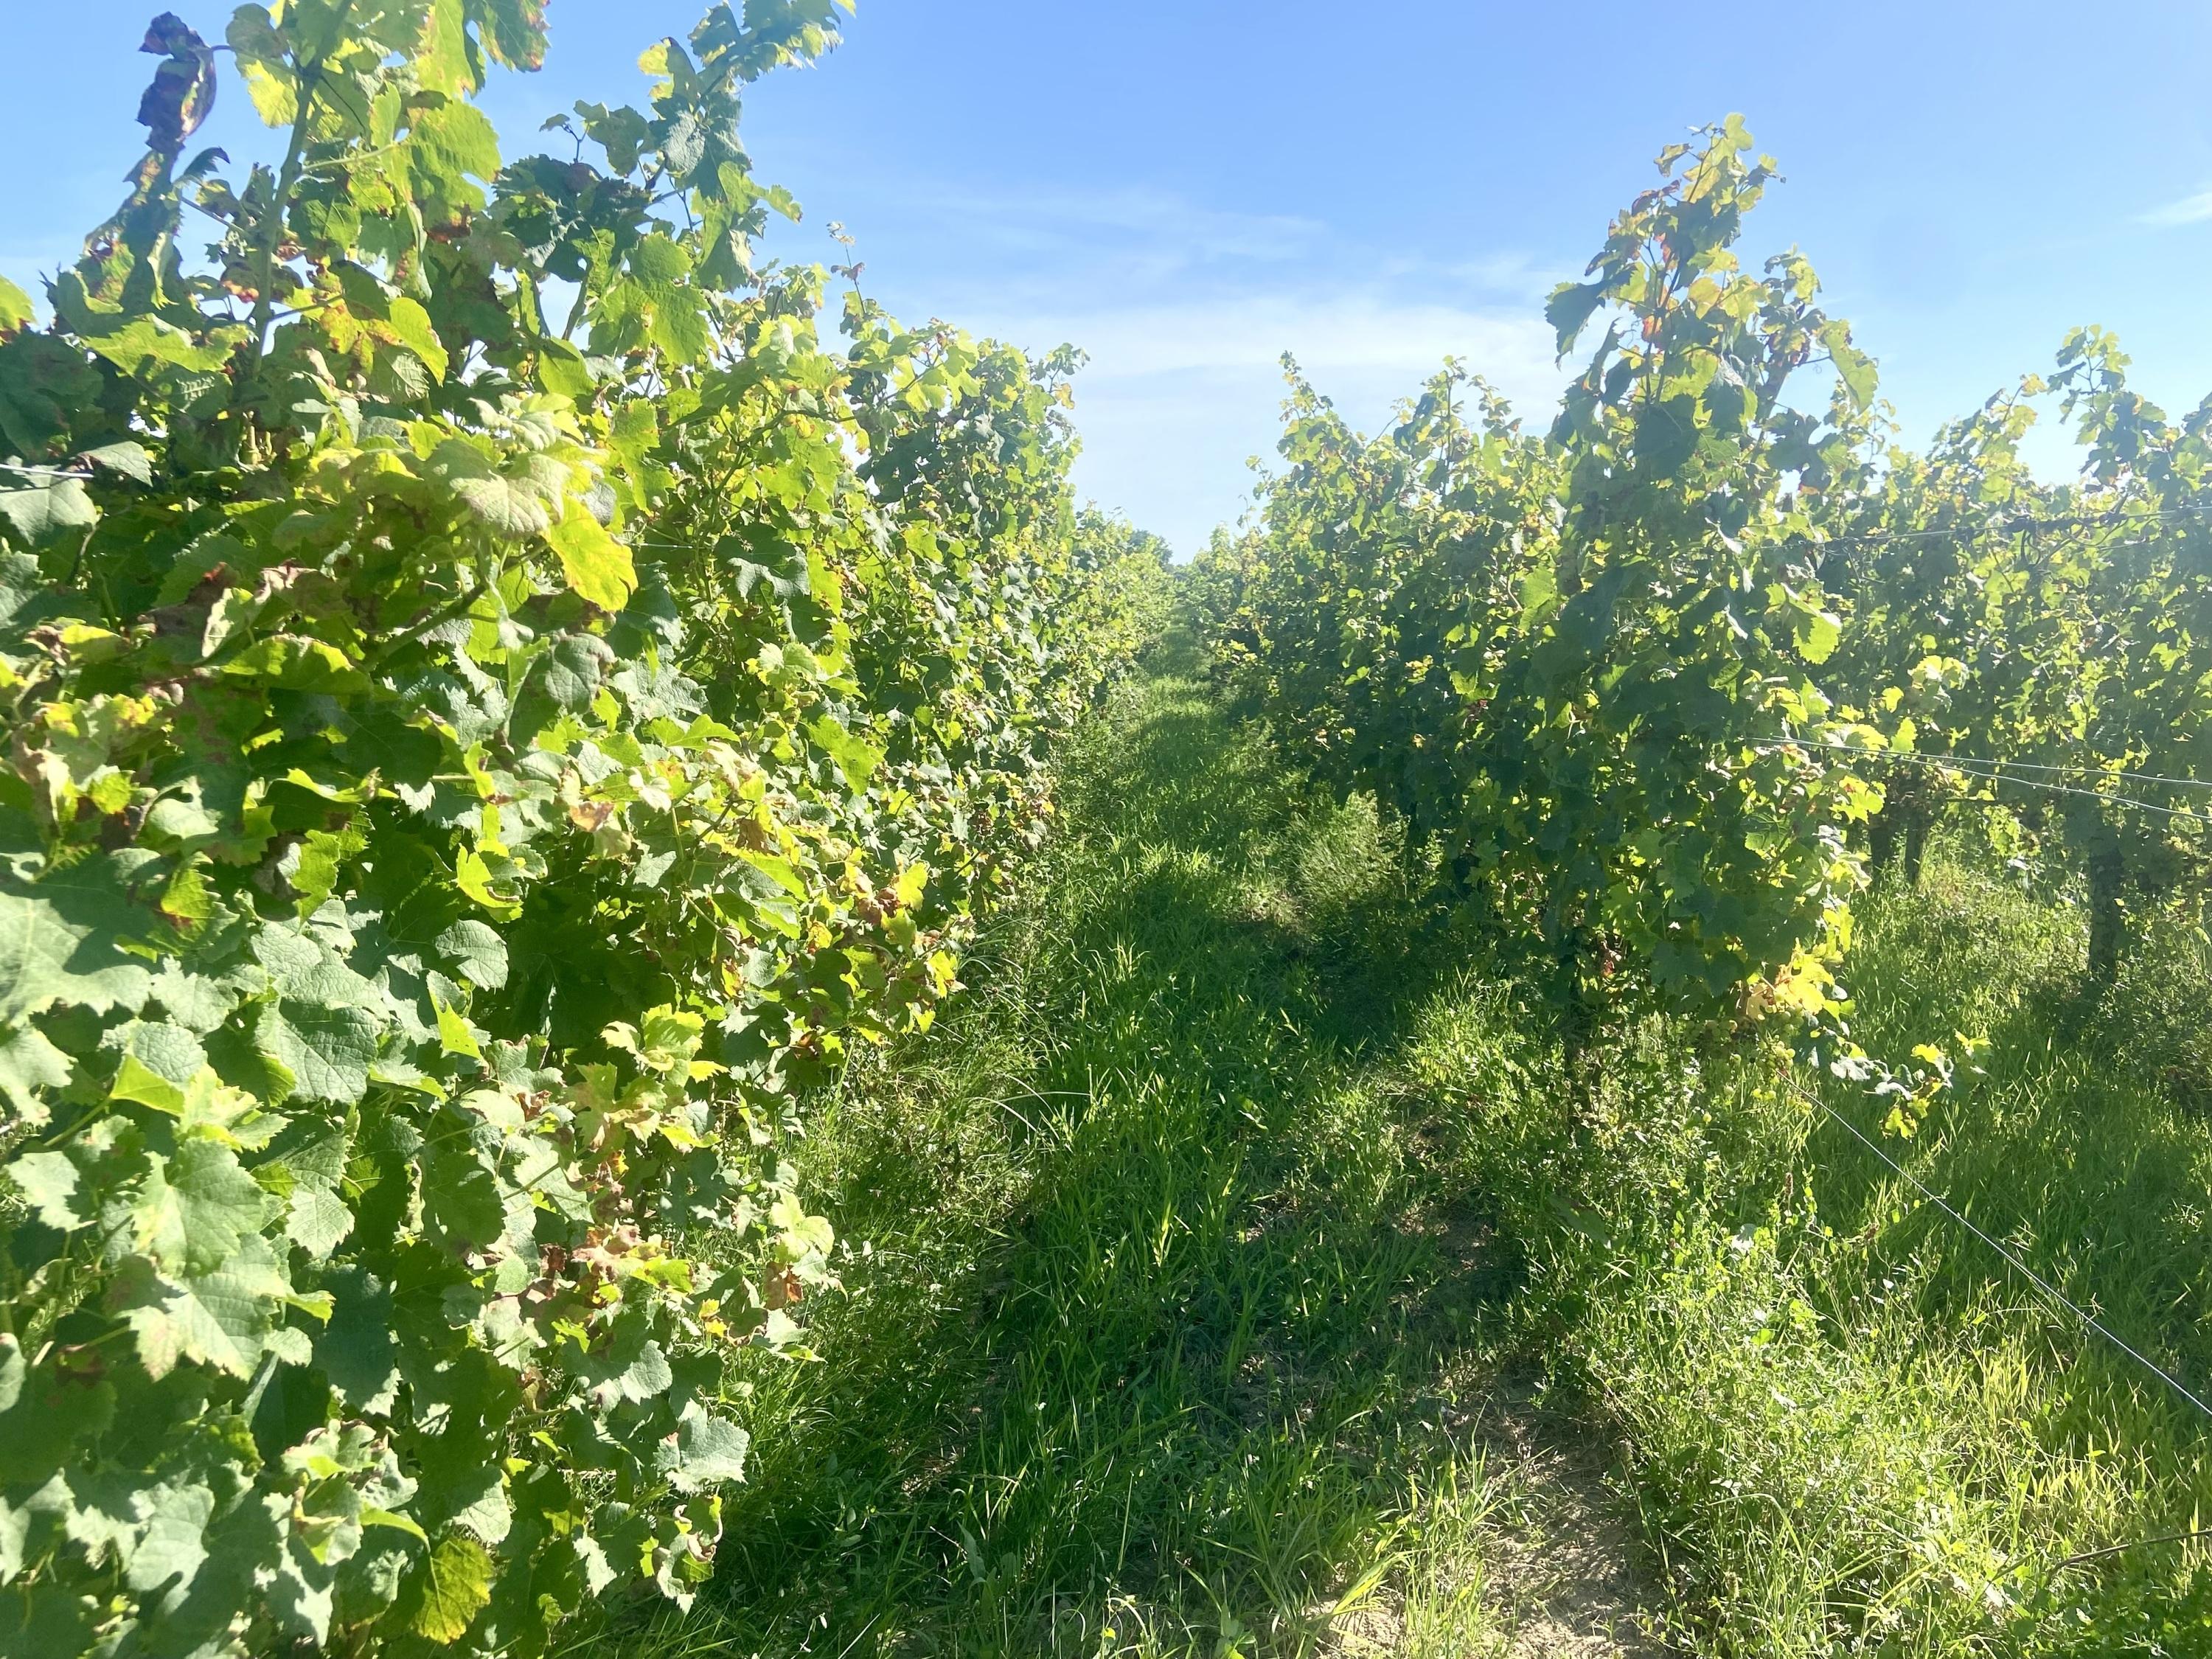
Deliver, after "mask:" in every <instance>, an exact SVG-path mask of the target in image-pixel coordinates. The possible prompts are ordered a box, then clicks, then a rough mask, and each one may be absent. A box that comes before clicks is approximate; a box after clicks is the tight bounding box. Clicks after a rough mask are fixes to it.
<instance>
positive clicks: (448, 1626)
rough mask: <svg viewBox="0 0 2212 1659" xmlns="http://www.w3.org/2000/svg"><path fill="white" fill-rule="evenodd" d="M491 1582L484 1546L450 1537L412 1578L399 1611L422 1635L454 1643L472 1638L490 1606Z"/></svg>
mask: <svg viewBox="0 0 2212 1659" xmlns="http://www.w3.org/2000/svg"><path fill="white" fill-rule="evenodd" d="M491 1578H492V1563H491V1557H490V1556H489V1555H488V1554H486V1553H484V1548H483V1545H481V1544H479V1543H477V1542H476V1541H474V1540H473V1539H469V1538H464V1537H462V1536H461V1535H460V1534H458V1533H452V1534H447V1536H446V1537H444V1538H442V1539H441V1540H439V1541H438V1547H436V1548H435V1549H434V1550H432V1551H431V1552H430V1553H429V1554H428V1556H427V1557H425V1558H424V1559H423V1560H422V1564H421V1565H419V1566H418V1567H416V1569H415V1571H413V1572H411V1573H410V1574H409V1575H408V1577H407V1580H406V1582H405V1583H404V1584H403V1585H402V1586H401V1587H400V1593H399V1603H398V1607H397V1609H395V1611H396V1612H397V1613H398V1617H399V1619H400V1620H402V1621H403V1622H404V1625H405V1626H406V1628H407V1629H409V1630H410V1631H412V1632H415V1633H416V1635H417V1636H423V1637H427V1638H429V1639H430V1640H431V1641H433V1642H437V1643H441V1644H447V1645H450V1644H453V1643H455V1642H458V1641H459V1640H460V1639H461V1638H462V1637H464V1636H465V1635H467V1634H468V1632H469V1626H471V1625H472V1624H474V1623H475V1622H476V1617H477V1613H481V1612H482V1611H483V1609H484V1607H486V1606H488V1605H489V1603H490V1601H491Z"/></svg>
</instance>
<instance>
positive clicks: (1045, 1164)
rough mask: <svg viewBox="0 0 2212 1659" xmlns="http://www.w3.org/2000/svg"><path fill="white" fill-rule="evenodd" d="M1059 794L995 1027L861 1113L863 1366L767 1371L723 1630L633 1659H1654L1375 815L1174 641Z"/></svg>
mask: <svg viewBox="0 0 2212 1659" xmlns="http://www.w3.org/2000/svg"><path fill="white" fill-rule="evenodd" d="M1063 810H1064V811H1065V813H1066V819H1067V823H1066V829H1065V830H1064V832H1063V834H1062V835H1061V836H1060V840H1059V842H1058V843H1057V845H1056V846H1055V848H1054V850H1053V852H1052V854H1050V855H1049V862H1048V868H1047V869H1046V870H1045V871H1044V872H1042V876H1041V879H1040V880H1039V882H1038V884H1037V888H1036V897H1035V898H1034V899H1033V900H1032V901H1031V902H1029V903H1028V904H1027V905H1026V906H1025V907H1024V908H1022V909H1020V910H1019V911H1018V913H1017V914H1015V915H1013V916H1012V918H1011V919H1010V921H1007V922H1006V924H1004V926H1003V927H1002V929H1001V931H1000V933H999V935H998V936H996V937H995V938H994V939H991V940H988V941H987V943H986V947H985V948H984V949H983V950H982V951H981V952H979V954H978V957H976V959H975V965H974V967H973V969H971V971H970V975H969V977H970V978H971V979H973V980H974V981H975V987H974V989H973V991H972V993H971V994H970V995H969V997H968V998H966V999H965V1000H964V1001H963V1006H962V1007H961V1009H960V1011H959V1012H957V1014H956V1015H954V1016H952V1017H951V1022H950V1024H948V1025H947V1026H945V1027H942V1028H940V1030H939V1031H938V1032H937V1033H935V1034H933V1036H931V1037H930V1038H929V1039H928V1040H927V1041H926V1042H919V1043H916V1044H914V1045H911V1046H910V1047H909V1048H908V1049H906V1050H905V1051H904V1052H902V1053H900V1054H896V1055H894V1056H892V1057H890V1060H888V1061H887V1062H886V1063H884V1065H882V1066H878V1067H877V1068H875V1069H874V1070H873V1071H872V1073H870V1074H869V1075H867V1076H866V1077H865V1078H861V1079H856V1081H855V1084H854V1086H853V1087H851V1088H850V1089H848V1091H847V1092H846V1095H845V1097H844V1098H843V1099H842V1101H841V1102H840V1103H839V1104H838V1105H837V1106H836V1108H835V1109H832V1110H831V1111H829V1113H827V1114H825V1115H824V1116H823V1119H822V1121H821V1122H820V1125H819V1127H818V1129H817V1142H818V1144H817V1146H815V1147H814V1149H813V1152H812V1157H813V1158H814V1160H815V1167H817V1168H818V1169H823V1170H827V1171H828V1172H829V1179H828V1183H827V1187H826V1188H825V1190H824V1191H823V1194H821V1197H822V1200H823V1202H825V1203H826V1204H827V1205H828V1206H829V1209H830V1212H831V1213H832V1214H833V1215H835V1216H836V1219H837V1221H838V1225H839V1227H840V1230H841V1232H842V1234H843V1235H844V1237H847V1238H848V1239H849V1240H851V1241H854V1243H855V1244H856V1245H860V1244H863V1243H864V1244H865V1250H864V1251H863V1252H861V1253H857V1254H856V1255H854V1258H853V1260H852V1261H850V1262H849V1264H848V1267H847V1268H846V1270H845V1273H844V1277H845V1279H846V1283H847V1286H848V1291H847V1293H846V1294H845V1295H844V1296H842V1297H833V1298H830V1299H829V1301H828V1302H827V1303H826V1304H824V1305H823V1307H822V1308H821V1310H819V1311H818V1313H817V1316H816V1320H815V1323H814V1325H813V1333H814V1336H815V1340H817V1344H818V1346H819V1348H820V1351H821V1352H822V1354H823V1364H818V1365H810V1366H802V1367H796V1368H789V1367H787V1368H784V1369H781V1370H776V1371H773V1372H763V1373H762V1374H761V1375H760V1376H759V1378H758V1382H757V1388H758V1394H757V1397H756V1400H755V1402H754V1411H753V1420H754V1433H755V1442H754V1443H755V1448H756V1451H755V1458H756V1461H755V1463H754V1466H753V1469H752V1474H751V1477H750V1480H749V1482H748V1483H747V1484H746V1485H745V1486H744V1487H742V1488H739V1489H737V1490H735V1491H733V1492H732V1495H731V1498H730V1499H729V1516H728V1531H727V1535H726V1541H725V1542H724V1544H723V1547H722V1556H721V1572H720V1578H719V1580H718V1582H717V1583H716V1584H715V1585H714V1588H713V1589H712V1590H711V1591H710V1593H709V1594H708V1595H707V1596H705V1597H703V1598H702V1603H701V1607H700V1609H699V1611H698V1612H696V1613H695V1614H694V1615H693V1616H692V1617H691V1618H690V1620H685V1621H683V1622H682V1623H680V1624H678V1625H673V1626H662V1627H659V1628H658V1629H656V1630H653V1631H651V1632H646V1633H644V1634H643V1635H641V1636H640V1637H637V1638H634V1639H632V1640H630V1641H629V1642H625V1643H621V1644H613V1645H615V1646H616V1647H617V1648H619V1650H621V1651H623V1653H625V1654H626V1655H629V1656H634V1659H647V1656H650V1659H677V1656H680V1655H704V1654H707V1653H710V1652H713V1653H729V1654H753V1653H759V1654H763V1655H785V1654H797V1653H800V1652H806V1653H814V1654H823V1655H826V1656H830V1659H862V1656H870V1655H890V1654H962V1655H968V1654H975V1655H982V1654H1032V1653H1035V1654H1066V1655H1083V1656H1102V1655H1106V1654H1120V1653H1127V1654H1146V1655H1150V1654H1193V1655H1199V1654H1202V1655H1206V1656H1209V1659H1226V1656H1231V1655H1242V1656H1249V1659H1257V1656H1260V1655H1262V1654H1267V1655H1275V1654H1284V1655H1289V1654H1324V1653H1326V1654H1336V1653H1343V1654H1362V1653H1374V1654H1383V1653H1389V1654H1395V1655H1405V1656H1424V1655H1434V1656H1443V1655H1453V1656H1457V1655H1469V1654H1481V1653H1486V1652H1493V1653H1499V1654H1545V1653H1557V1654H1575V1655H1583V1654H1588V1655H1602V1654H1613V1653H1633V1652H1645V1651H1653V1649H1650V1648H1648V1647H1644V1646H1640V1645H1638V1638H1636V1637H1635V1636H1634V1635H1633V1634H1632V1624H1633V1620H1632V1609H1633V1607H1634V1606H1635V1604H1636V1602H1637V1601H1638V1585H1637V1584H1636V1583H1635V1581H1634V1578H1633V1577H1632V1574H1631V1572H1630V1571H1629V1569H1628V1567H1627V1565H1626V1546H1625V1542H1624V1541H1625V1538H1626V1533H1625V1531H1624V1530H1623V1528H1621V1527H1620V1525H1619V1524H1618V1523H1617V1522H1615V1521H1614V1520H1613V1518H1612V1516H1611V1508H1610V1500H1609V1498H1608V1496H1607V1489H1606V1486H1605V1484H1604V1480H1603V1478H1602V1477H1603V1464H1602V1462H1601V1459H1600V1458H1599V1457H1598V1456H1596V1455H1593V1454H1592V1453H1591V1452H1590V1451H1589V1450H1588V1449H1586V1448H1584V1449H1570V1447H1569V1444H1568V1441H1567V1437H1565V1436H1563V1435H1561V1434H1560V1433H1559V1432H1558V1431H1556V1430H1555V1429H1554V1428H1553V1426H1552V1425H1551V1424H1550V1423H1549V1421H1548V1419H1547V1413H1546V1410H1545V1406H1544V1401H1543V1400H1542V1398H1541V1390H1540V1389H1537V1387H1536V1386H1535V1384H1534V1380H1533V1378H1528V1377H1523V1376H1516V1375H1515V1374H1513V1373H1512V1372H1511V1370H1510V1369H1509V1368H1505V1367H1504V1365H1503V1361H1502V1359H1501V1355H1502V1354H1503V1353H1504V1352H1505V1351H1506V1346H1505V1343H1504V1325H1503V1310H1504V1306H1505V1304H1506V1298H1507V1297H1509V1296H1510V1292H1511V1291H1512V1288H1513V1286H1514V1285H1515V1283H1516V1277H1517V1273H1518V1267H1517V1264H1516V1262H1515V1261H1513V1260H1512V1259H1511V1257H1510V1252H1508V1251H1506V1250H1505V1249H1503V1248H1502V1247H1501V1246H1500V1245H1498V1243H1497V1242H1496V1241H1495V1240H1494V1238H1493V1237H1492V1231H1491V1229H1490V1228H1489V1226H1488V1225H1487V1223H1486V1216H1485V1214H1484V1212H1483V1210H1482V1208H1481V1206H1480V1203H1479V1202H1477V1201H1476V1200H1474V1199H1472V1198H1470V1196H1469V1191H1470V1182H1469V1178H1468V1174H1467V1172H1466V1170H1464V1169H1463V1168H1462V1167H1460V1164H1459V1161H1458V1159H1457V1158H1455V1153H1454V1150H1453V1146H1452V1145H1451V1142H1450V1138H1449V1130H1448V1129H1447V1128H1446V1127H1443V1126H1442V1125H1440V1124H1438V1123H1436V1122H1431V1121H1426V1120H1425V1115H1424V1114H1425V1108H1424V1107H1423V1106H1422V1104H1421V1103H1422V1101H1423V1100H1424V1099H1425V1094H1424V1091H1421V1090H1419V1088H1416V1087H1413V1086H1410V1085H1409V1082H1408V1079H1409V1078H1410V1077H1412V1076H1413V1073H1415V1072H1417V1071H1418V1069H1419V1066H1418V1056H1417V1055H1416V1056H1413V1058H1412V1059H1411V1060H1409V1054H1411V1049H1410V1048H1409V1043H1410V1044H1414V1045H1416V1046H1417V1044H1418V1040H1419V1034H1418V1033H1417V1032H1412V1031H1409V1030H1406V1029H1404V1028H1403V1027H1402V1026H1401V1024H1400V1022H1401V1018H1403V1011H1405V1010H1408V1009H1411V1008H1413V1007H1415V1006H1418V1005H1419V1002H1420V1000H1421V997H1422V994H1423V992H1424V990H1425V988H1426V987H1428V986H1429V983H1430V981H1431V976H1432V975H1434V974H1435V973H1436V972H1437V970H1438V965H1439V964H1438V963H1436V962H1432V961H1431V960H1430V959H1429V957H1431V956H1432V955H1437V954H1440V953H1431V952H1425V951H1423V950H1422V949H1421V948H1420V944H1419V939H1420V933H1419V929H1418V928H1417V927H1415V925H1414V922H1413V918H1412V915H1411V912H1410V907H1409V906H1408V904H1407V902H1406V900H1405V898H1404V896H1403V895H1402V894H1401V891H1400V890H1399V884H1398V882H1397V878H1396V877H1395V871H1396V869H1397V867H1398V865H1397V860H1396V857H1395V851H1394V849H1392V848H1389V847H1388V846H1386V845H1385V844H1383V836H1382V835H1381V833H1380V832H1379V831H1378V829H1377V827H1376V823H1375V822H1374V820H1373V818H1372V816H1371V814H1369V813H1365V812H1363V811H1361V810H1360V809H1359V808H1358V806H1356V805H1355V806H1353V807H1351V808H1345V809H1338V808H1334V807H1327V806H1322V805H1316V804H1315V803H1314V802H1312V801H1311V800H1310V799H1308V798H1306V797H1305V796H1304V794H1302V793H1300V792H1299V791H1298V790H1297V788H1296V787H1295V786H1294V785H1292V784H1291V783H1290V782H1288V781H1285V778H1284V777H1283V775H1282V772H1281V769H1280V768H1279V766H1277V765H1276V764H1275V763H1274V762H1273V759H1272V757H1270V756H1269V755H1268V753H1267V751H1266V750H1265V749H1264V747H1263V746H1262V745H1261V744H1260V743H1258V742H1257V741H1256V740H1255V739H1254V738H1252V737H1250V736H1249V735H1248V734H1245V733H1243V732H1240V731H1238V730H1237V729H1236V728H1235V727H1233V726H1231V724H1230V723H1229V722H1228V721H1227V720H1225V717H1224V716H1223V715H1222V714H1220V713H1219V712H1218V709H1217V708H1215V707H1214V706H1213V705H1212V702H1210V700H1209V699H1208V698H1207V697H1206V695H1205V694H1203V693H1202V692H1201V691H1200V690H1199V689H1198V688H1197V687H1196V686H1195V685H1194V683H1193V682H1192V681H1191V680H1190V679H1189V678H1188V677H1187V671H1185V666H1184V665H1183V664H1182V663H1181V662H1179V661H1176V660H1174V659H1171V660H1170V662H1169V664H1168V665H1166V667H1165V668H1164V670H1163V671H1161V672H1159V673H1158V674H1157V675H1156V677H1155V678H1152V679H1151V680H1149V681H1147V682H1146V683H1145V684H1141V685H1140V686H1138V687H1136V688H1133V690H1131V691H1129V692H1128V693H1126V694H1125V695H1124V696H1123V697H1122V699H1121V702H1119V703H1118V704H1117V705H1116V707H1115V710H1114V711H1113V712H1112V714H1110V715H1109V718H1107V719H1105V720H1102V721H1100V722H1099V724H1098V727H1097V730H1096V731H1095V732H1094V733H1093V734H1092V736H1091V738H1090V739H1089V741H1088V742H1087V743H1086V744H1085V745H1084V747H1083V749H1082V750H1081V751H1080V752H1079V755H1078V756H1077V757H1076V758H1075V759H1074V761H1073V763H1072V765H1071V766H1070V768H1069V769H1068V771H1067V773H1066V783H1065V788H1064V791H1063ZM1409 1066H1410V1067H1411V1069H1410V1070H1409ZM1615 1626H1618V1627H1619V1630H1620V1635H1619V1636H1618V1638H1616V1637H1615V1636H1613V1635H1611V1634H1608V1632H1609V1631H1610V1630H1612V1629H1613V1627H1615ZM594 1645H595V1648H596V1649H597V1650H599V1651H606V1650H607V1646H606V1645H605V1644H594Z"/></svg>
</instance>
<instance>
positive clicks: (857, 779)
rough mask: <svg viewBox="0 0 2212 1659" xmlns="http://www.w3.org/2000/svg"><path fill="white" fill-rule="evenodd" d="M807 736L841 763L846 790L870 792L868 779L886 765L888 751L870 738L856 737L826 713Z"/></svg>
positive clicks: (838, 767)
mask: <svg viewBox="0 0 2212 1659" xmlns="http://www.w3.org/2000/svg"><path fill="white" fill-rule="evenodd" d="M806 735H807V736H808V737H810V738H813V739H814V742H815V744H816V746H817V748H819V749H820V750H822V751H823V753H824V754H826V755H828V756H829V758H830V759H831V760H833V761H835V762H836V763H837V769H838V771H839V772H841V773H842V774H843V775H844V779H845V783H846V787H848V788H849V789H851V790H852V792H853V793H854V794H856V795H857V794H860V793H865V792H866V789H867V787H868V780H869V779H870V778H871V777H872V776H874V775H875V770H876V768H877V767H878V766H880V765H881V764H882V763H883V759H884V751H883V750H880V749H878V748H877V747H876V746H875V744H872V743H870V742H869V741H868V740H867V739H866V738H861V737H856V736H854V734H853V733H852V732H848V731H847V730H846V729H845V727H844V726H841V725H840V724H839V723H838V722H837V721H836V720H835V719H834V718H833V717H831V716H830V715H828V714H824V715H823V716H821V717H820V718H819V719H817V720H816V721H815V722H814V724H813V725H811V726H808V727H807V728H806Z"/></svg>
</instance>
